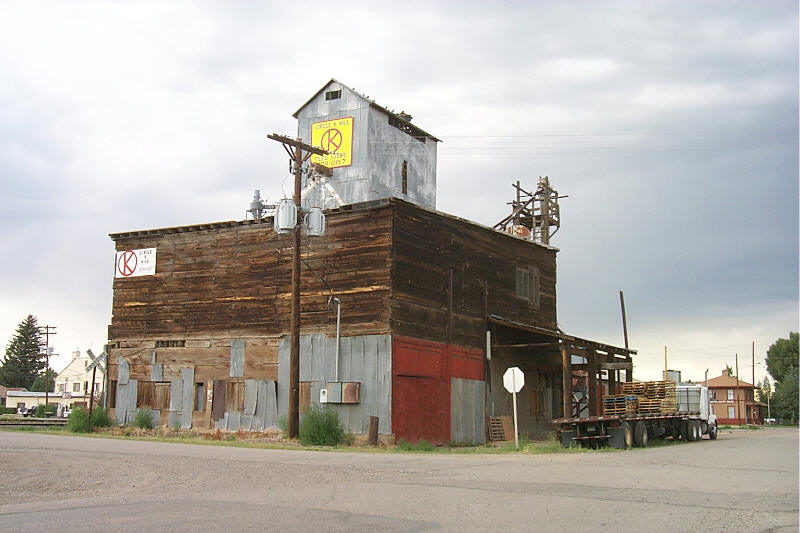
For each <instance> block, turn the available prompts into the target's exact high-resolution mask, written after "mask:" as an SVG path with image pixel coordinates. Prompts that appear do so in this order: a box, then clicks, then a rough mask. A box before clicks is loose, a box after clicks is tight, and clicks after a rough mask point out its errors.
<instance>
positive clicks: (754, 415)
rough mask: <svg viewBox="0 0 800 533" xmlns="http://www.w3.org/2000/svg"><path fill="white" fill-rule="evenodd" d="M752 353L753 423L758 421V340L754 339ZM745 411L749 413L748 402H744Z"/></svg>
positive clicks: (762, 417)
mask: <svg viewBox="0 0 800 533" xmlns="http://www.w3.org/2000/svg"><path fill="white" fill-rule="evenodd" d="M752 349H753V351H752V354H753V423H754V424H755V422H756V341H753V344H752ZM744 411H745V413H747V402H745V404H744ZM761 419H762V420H763V419H764V415H761Z"/></svg>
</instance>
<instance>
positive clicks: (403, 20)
mask: <svg viewBox="0 0 800 533" xmlns="http://www.w3.org/2000/svg"><path fill="white" fill-rule="evenodd" d="M297 15H298V14H297V9H296V7H295V6H288V5H286V6H284V5H281V4H269V5H259V4H252V3H241V4H229V3H213V2H201V3H170V4H163V3H150V4H141V3H135V4H81V3H77V4H69V5H59V4H35V3H31V2H23V3H4V4H3V5H2V7H0V71H2V72H4V83H3V84H2V86H0V222H2V223H3V227H4V228H6V230H5V231H4V232H3V233H2V235H0V249H1V250H2V251H3V253H4V254H5V255H6V257H13V258H14V260H13V261H6V262H4V263H3V266H2V276H0V293H2V294H3V296H4V298H3V302H4V304H3V306H2V308H0V341H3V342H4V339H5V338H6V337H7V336H9V335H10V334H11V333H12V332H13V329H14V327H15V326H16V323H17V322H18V321H19V320H21V318H23V317H24V316H25V315H26V314H27V313H34V314H38V315H40V316H41V317H42V318H43V320H45V321H48V322H51V323H58V324H59V326H60V327H61V330H60V331H61V334H60V336H59V337H58V342H59V343H61V344H62V346H61V347H59V351H60V352H62V353H65V354H66V353H68V351H69V350H71V349H74V348H75V347H76V346H81V347H82V348H84V349H85V347H86V346H87V345H88V344H89V343H93V346H94V347H95V348H97V347H98V346H100V345H102V343H103V340H104V336H105V326H106V324H107V323H108V321H109V318H110V316H109V315H110V299H111V293H110V286H111V281H112V278H111V272H110V270H111V266H110V264H111V261H113V246H112V245H111V242H110V240H109V239H108V238H107V234H108V233H110V232H115V231H123V230H129V229H141V228H151V227H160V226H173V225H180V224H191V223H198V222H206V221H214V220H227V219H238V218H242V217H243V213H244V208H245V206H246V204H247V203H248V202H249V198H250V194H251V192H252V189H253V188H261V189H262V190H263V191H265V192H266V193H267V194H268V195H269V196H270V197H271V198H275V197H276V196H280V195H282V194H283V192H282V182H283V180H284V178H285V176H286V161H285V154H284V153H283V151H282V150H280V147H277V146H274V145H271V143H268V142H267V141H266V139H265V137H266V134H267V133H271V132H283V133H290V134H291V133H293V132H294V131H296V124H295V122H294V120H293V119H292V118H291V113H292V112H294V111H295V110H296V109H297V108H298V107H299V106H300V105H301V104H302V103H303V102H305V100H306V99H307V98H308V97H310V96H311V95H312V94H313V93H314V92H315V91H316V90H317V89H318V88H319V87H320V86H321V85H322V83H324V82H325V81H326V80H327V79H328V78H329V77H331V76H334V77H336V78H338V79H340V80H342V81H343V82H345V83H347V84H350V85H352V86H355V88H356V89H357V90H359V91H362V92H364V93H366V94H367V95H369V96H371V97H373V98H375V99H376V100H377V101H378V103H380V104H382V105H385V106H388V107H390V108H394V109H397V110H398V111H399V110H401V109H402V110H405V111H408V112H410V113H411V114H412V115H414V117H415V119H414V120H415V122H416V123H417V124H419V125H420V126H421V127H423V128H425V129H426V130H428V131H431V132H432V133H434V134H435V135H437V136H439V137H440V138H442V139H443V140H444V143H442V144H441V145H440V147H439V148H440V151H439V154H440V157H439V166H438V175H439V188H438V206H439V208H440V209H442V210H443V211H447V212H451V213H454V214H456V215H459V216H463V217H465V218H469V219H473V220H476V221H478V222H480V223H483V224H489V225H490V224H492V223H494V222H495V221H497V220H499V219H500V218H502V217H503V216H504V215H505V214H506V212H507V209H508V207H507V205H506V202H507V201H508V200H509V199H510V198H511V192H512V190H511V188H510V186H509V185H510V183H511V182H512V181H514V180H516V179H520V180H521V181H522V182H523V183H524V184H526V185H527V186H528V187H534V185H535V179H536V177H537V176H539V175H545V174H547V175H550V177H551V179H552V181H553V183H554V185H555V186H556V188H558V189H559V190H560V191H561V192H562V193H563V194H568V195H569V196H570V197H569V198H567V199H564V200H563V204H562V210H563V211H562V212H563V228H562V230H561V232H560V233H559V234H558V235H557V236H556V238H555V239H554V243H555V245H556V246H559V247H560V248H561V252H560V254H559V285H558V290H559V316H560V321H561V322H562V325H563V326H564V327H565V328H567V329H568V331H570V332H572V333H574V334H577V335H581V336H586V337H595V338H598V340H605V341H608V342H616V343H620V342H621V341H620V337H621V336H620V334H619V311H618V300H617V297H618V296H617V291H618V290H619V289H621V288H622V289H625V291H626V297H627V298H628V299H629V301H630V303H629V308H630V309H629V310H630V312H631V322H632V325H634V326H635V331H636V342H637V345H639V346H641V347H642V348H643V350H644V351H647V350H650V349H651V348H652V347H653V346H658V345H663V344H669V343H671V342H675V343H677V342H679V341H680V342H684V343H692V345H693V346H695V348H702V347H703V346H704V345H705V346H717V347H718V346H722V345H727V344H733V343H734V342H741V343H744V344H745V345H746V344H747V343H748V342H749V341H750V340H751V339H750V338H747V337H748V336H750V337H752V336H759V338H758V339H756V340H757V342H760V343H762V344H763V343H768V342H769V341H770V340H771V339H770V338H769V337H774V336H777V335H779V334H784V335H785V334H786V333H788V328H790V327H794V328H796V327H797V295H798V282H797V272H798V260H797V258H798V225H797V220H798V209H797V199H798V181H797V175H798V157H797V146H798V120H797V117H798V104H797V102H798V67H797V65H798V53H797V49H798V30H797V21H798V15H797V6H796V3H794V2H769V3H752V2H702V3H697V2H647V3H642V2H600V3H591V4H589V3H585V2H536V3H529V2H504V3H494V2H493V3H485V2H458V3H433V4H432V3H430V2H411V3H403V4H402V5H401V4H397V3H389V2H386V3H381V2H373V3H369V4H363V5H359V4H358V3H352V4H347V5H338V6H336V8H331V6H330V4H329V3H316V4H311V5H310V6H309V7H307V8H306V11H305V14H304V16H303V17H302V18H301V19H298V16H297ZM720 337H724V338H725V339H726V340H725V342H720V341H719V338H720ZM761 337H763V339H762V338H761ZM731 338H736V340H735V341H733V342H729V340H730V339H731ZM697 351H700V352H703V351H704V350H702V349H698V350H697ZM706 352H714V353H716V352H715V351H714V350H711V349H709V350H706ZM720 357H721V356H720ZM710 358H711V356H708V357H707V359H708V360H711V359H710ZM648 360H649V359H648V356H646V355H643V356H642V357H641V359H640V364H641V366H642V368H643V370H645V372H649V371H652V372H654V371H655V370H654V369H656V370H657V365H656V364H655V363H654V365H653V366H652V367H650V366H648V365H649V364H650V363H648ZM685 364H686V365H687V368H691V369H692V370H695V371H696V370H697V368H699V366H701V365H706V366H708V365H710V364H711V363H709V362H707V361H706V360H701V361H693V360H690V359H687V360H686V361H685ZM714 364H717V363H716V360H714ZM692 365H694V366H692ZM703 368H705V367H703Z"/></svg>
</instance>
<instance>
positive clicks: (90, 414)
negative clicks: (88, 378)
mask: <svg viewBox="0 0 800 533" xmlns="http://www.w3.org/2000/svg"><path fill="white" fill-rule="evenodd" d="M95 377H97V365H95V366H94V367H93V368H92V392H91V393H90V396H89V416H92V407H93V406H94V380H95ZM47 386H49V385H45V387H47Z"/></svg>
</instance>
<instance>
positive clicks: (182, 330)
mask: <svg viewBox="0 0 800 533" xmlns="http://www.w3.org/2000/svg"><path fill="white" fill-rule="evenodd" d="M391 224H392V217H391V209H390V207H389V206H388V205H384V206H381V207H379V208H376V209H370V210H369V211H349V212H341V213H334V214H331V215H329V216H328V224H327V232H326V235H325V236H324V237H304V238H303V251H302V252H303V253H302V259H303V261H304V262H303V264H302V271H303V276H302V280H301V293H302V294H301V302H302V303H301V323H302V324H303V329H304V330H309V331H319V330H320V329H325V330H330V329H332V328H335V320H336V310H335V308H334V307H332V306H331V307H329V306H328V295H329V292H328V289H327V288H326V287H325V284H324V283H322V281H320V279H319V277H318V275H319V276H320V277H322V278H323V279H325V281H326V282H327V284H328V285H329V286H330V287H331V289H332V291H333V293H334V295H335V296H337V297H338V298H340V300H341V301H342V332H343V334H344V335H355V334H360V335H361V334H379V333H386V332H388V328H389V295H390V287H389V285H390V262H391V261H390V251H391V237H392V234H391ZM208 226H213V225H208ZM150 247H154V248H157V250H158V251H157V265H156V274H155V275H154V276H142V277H136V278H127V279H124V278H116V279H115V280H114V300H113V307H112V320H111V327H110V329H109V340H111V341H114V340H119V341H124V340H127V339H143V338H151V339H154V338H159V339H160V338H186V337H220V336H221V337H226V338H232V337H237V336H241V335H242V334H251V335H252V334H253V333H256V332H257V333H258V334H260V335H280V334H287V333H288V331H289V320H290V307H289V306H290V299H291V240H290V236H289V235H278V234H276V233H275V231H274V230H273V228H272V224H251V225H241V226H228V225H222V226H220V227H212V228H211V229H200V230H196V231H185V232H165V233H162V234H158V233H156V234H154V235H145V236H133V237H129V238H123V237H117V239H116V248H117V250H126V249H137V248H150ZM309 266H310V268H309ZM312 270H313V271H312ZM315 273H316V274H315ZM304 333H305V331H304Z"/></svg>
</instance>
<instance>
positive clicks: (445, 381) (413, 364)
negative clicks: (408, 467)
mask: <svg viewBox="0 0 800 533" xmlns="http://www.w3.org/2000/svg"><path fill="white" fill-rule="evenodd" d="M451 377H456V378H463V379H474V380H483V379H484V378H483V351H482V350H477V349H474V348H465V347H462V346H452V345H450V346H448V345H447V344H444V343H440V342H433V341H425V340H421V339H414V338H410V337H393V338H392V432H393V433H394V434H395V437H396V438H397V439H398V440H399V439H405V440H407V441H409V442H417V441H418V440H420V439H425V440H427V441H428V442H430V443H432V444H448V443H449V442H450V378H451Z"/></svg>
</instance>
